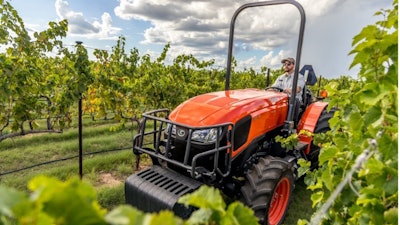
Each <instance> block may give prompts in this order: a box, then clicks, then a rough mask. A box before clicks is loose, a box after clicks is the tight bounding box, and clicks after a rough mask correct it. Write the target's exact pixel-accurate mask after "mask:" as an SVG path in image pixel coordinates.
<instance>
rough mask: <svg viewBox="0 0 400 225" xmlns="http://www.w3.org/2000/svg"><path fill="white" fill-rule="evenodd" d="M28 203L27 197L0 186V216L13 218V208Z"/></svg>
mask: <svg viewBox="0 0 400 225" xmlns="http://www.w3.org/2000/svg"><path fill="white" fill-rule="evenodd" d="M27 201H28V195H27V194H25V193H23V192H20V191H17V190H14V189H11V188H7V187H3V186H0V215H5V216H7V217H14V216H15V215H14V212H13V208H14V207H16V206H17V205H18V204H24V203H26V202H27Z"/></svg>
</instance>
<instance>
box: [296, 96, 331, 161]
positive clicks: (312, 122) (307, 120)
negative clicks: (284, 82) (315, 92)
mask: <svg viewBox="0 0 400 225" xmlns="http://www.w3.org/2000/svg"><path fill="white" fill-rule="evenodd" d="M327 105H328V103H327V102H314V103H311V104H310V105H309V106H308V107H307V109H306V111H305V112H304V114H303V116H302V117H301V120H300V122H299V125H298V127H297V133H299V132H300V131H301V130H306V131H309V132H311V133H314V130H315V127H316V126H317V122H318V119H319V117H320V115H321V113H322V111H323V110H324V109H325V108H326V106H327ZM299 140H300V141H302V142H306V143H307V144H308V147H307V149H306V150H305V151H304V152H305V154H306V155H308V153H309V152H310V148H311V142H312V137H309V136H306V135H299Z"/></svg>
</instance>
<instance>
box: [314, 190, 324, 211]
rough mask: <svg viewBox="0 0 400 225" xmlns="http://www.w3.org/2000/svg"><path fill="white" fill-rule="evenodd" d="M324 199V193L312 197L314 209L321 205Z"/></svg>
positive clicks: (319, 192) (317, 193)
mask: <svg viewBox="0 0 400 225" xmlns="http://www.w3.org/2000/svg"><path fill="white" fill-rule="evenodd" d="M323 199H324V192H323V191H318V192H315V193H313V194H312V195H311V200H312V201H313V204H312V207H313V208H314V207H315V206H316V205H317V204H320V203H321V202H322V200H323Z"/></svg>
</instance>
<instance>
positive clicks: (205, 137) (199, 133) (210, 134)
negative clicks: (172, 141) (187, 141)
mask: <svg viewBox="0 0 400 225" xmlns="http://www.w3.org/2000/svg"><path fill="white" fill-rule="evenodd" d="M171 126H172V128H171ZM170 130H171V135H172V136H177V134H176V132H177V129H176V125H172V124H168V125H167V128H166V129H165V133H166V134H167V135H168V134H169V131H170ZM178 130H179V131H178V134H180V133H181V132H182V131H184V132H187V129H178ZM217 133H218V129H217V128H210V129H204V130H195V131H193V133H192V139H191V140H192V141H196V142H200V143H204V144H210V143H213V142H215V141H216V140H217ZM221 133H222V130H221V129H219V135H221ZM179 136H180V139H181V138H183V137H185V138H186V137H187V134H185V135H184V134H182V135H179Z"/></svg>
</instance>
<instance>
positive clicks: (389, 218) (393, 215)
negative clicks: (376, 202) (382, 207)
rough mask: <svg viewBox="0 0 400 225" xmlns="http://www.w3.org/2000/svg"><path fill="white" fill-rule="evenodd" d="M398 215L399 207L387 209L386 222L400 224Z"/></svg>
mask: <svg viewBox="0 0 400 225" xmlns="http://www.w3.org/2000/svg"><path fill="white" fill-rule="evenodd" d="M398 216H399V213H398V209H397V207H394V208H390V209H388V210H386V211H385V213H384V218H385V222H386V224H398Z"/></svg>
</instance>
